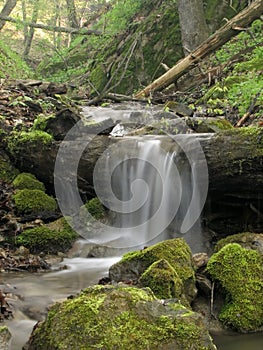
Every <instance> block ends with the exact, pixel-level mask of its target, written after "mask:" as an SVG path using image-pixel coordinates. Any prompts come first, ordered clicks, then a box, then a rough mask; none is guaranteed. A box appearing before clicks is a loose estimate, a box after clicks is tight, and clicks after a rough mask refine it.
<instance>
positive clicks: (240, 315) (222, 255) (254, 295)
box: [207, 243, 263, 332]
mask: <svg viewBox="0 0 263 350" xmlns="http://www.w3.org/2000/svg"><path fill="white" fill-rule="evenodd" d="M207 270H208V272H209V273H210V275H211V276H212V278H213V279H214V280H216V281H219V282H220V284H221V285H222V287H223V288H224V289H225V291H226V300H225V301H226V302H225V305H224V307H223V308H222V310H221V312H220V314H219V318H220V320H221V321H222V322H223V323H224V324H225V325H227V326H229V327H231V328H234V329H235V330H238V331H241V332H250V331H256V330H257V329H258V328H259V327H260V326H262V325H263V267H262V257H261V256H260V254H259V253H258V252H257V251H254V250H248V249H244V248H242V247H241V246H240V245H239V244H237V243H230V244H227V245H226V246H224V247H223V248H222V249H221V250H219V252H217V253H215V254H213V255H212V257H211V258H210V260H209V262H208V264H207Z"/></svg>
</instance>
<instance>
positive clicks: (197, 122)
mask: <svg viewBox="0 0 263 350" xmlns="http://www.w3.org/2000/svg"><path fill="white" fill-rule="evenodd" d="M185 123H186V125H188V127H189V128H191V129H192V130H194V131H195V132H198V133H214V132H215V133H216V132H220V131H222V130H228V129H233V126H232V124H231V123H230V122H229V121H227V120H226V119H224V118H219V117H193V118H185Z"/></svg>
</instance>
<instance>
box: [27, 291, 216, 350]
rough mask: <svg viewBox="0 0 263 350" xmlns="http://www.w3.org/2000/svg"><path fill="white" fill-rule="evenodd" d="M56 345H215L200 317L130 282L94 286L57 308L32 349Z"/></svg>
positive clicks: (130, 348) (163, 348) (173, 348)
mask: <svg viewBox="0 0 263 350" xmlns="http://www.w3.org/2000/svg"><path fill="white" fill-rule="evenodd" d="M57 348H61V349H63V350H69V349H91V348H99V349H105V350H106V349H116V350H118V349H120V350H121V349H127V350H135V349H141V350H145V349H151V350H157V349H159V350H177V349H178V350H179V349H202V348H203V349H207V350H210V349H211V350H212V349H216V347H215V346H214V344H213V343H212V340H211V337H210V335H209V333H208V331H207V330H206V329H205V327H204V324H203V320H202V317H201V315H199V314H197V313H194V312H192V311H191V310H189V309H187V308H186V307H184V306H182V305H181V304H178V303H176V301H175V300H173V299H170V300H158V299H156V298H155V297H154V295H153V294H152V292H151V291H150V290H149V289H144V290H143V289H138V288H135V287H130V286H93V287H90V288H87V289H86V290H84V291H83V292H82V293H81V294H79V295H78V296H76V297H73V298H71V299H68V300H66V301H64V302H62V303H56V304H55V305H54V306H52V307H51V308H50V310H49V312H48V315H47V319H46V321H44V322H41V323H39V324H38V326H37V327H36V328H35V330H34V331H33V333H32V335H31V337H30V340H29V344H28V349H29V350H46V349H57Z"/></svg>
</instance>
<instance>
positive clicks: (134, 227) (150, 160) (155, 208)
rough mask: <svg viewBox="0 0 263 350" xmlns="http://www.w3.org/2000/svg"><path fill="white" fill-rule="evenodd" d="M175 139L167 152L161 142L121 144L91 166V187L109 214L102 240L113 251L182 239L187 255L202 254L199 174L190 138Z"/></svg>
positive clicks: (139, 140)
mask: <svg viewBox="0 0 263 350" xmlns="http://www.w3.org/2000/svg"><path fill="white" fill-rule="evenodd" d="M180 136H182V137H181V139H180V142H179V145H178V144H176V143H173V144H172V147H171V145H170V146H169V147H167V145H165V142H163V140H162V138H160V139H151V138H150V139H149V138H125V139H123V140H122V141H118V142H116V143H115V144H113V145H112V147H110V148H109V149H108V150H107V151H106V153H105V154H104V155H103V156H102V157H101V159H100V160H99V161H98V162H97V164H96V167H95V170H94V185H95V190H96V194H97V195H98V197H99V198H100V200H101V201H102V202H103V204H104V205H105V206H106V207H108V208H109V209H110V211H111V217H112V227H111V228H110V229H109V228H108V229H107V234H106V233H105V232H104V235H105V236H107V235H108V237H109V238H112V242H114V243H113V245H115V246H120V247H125V246H127V247H137V248H138V247H139V248H143V247H144V246H148V245H151V244H154V243H157V242H159V241H161V240H164V239H169V238H174V237H183V238H185V240H186V241H187V243H188V244H189V246H190V247H191V249H192V251H193V252H200V251H206V248H205V240H204V236H203V233H202V227H201V222H200V214H201V210H202V206H203V204H204V200H202V194H201V192H202V190H203V189H204V190H205V185H204V186H203V182H202V180H201V182H200V178H201V179H202V177H200V176H199V175H198V171H200V169H202V170H203V168H202V167H200V164H198V162H199V163H200V159H197V161H196V159H195V158H196V154H198V150H196V147H195V146H196V138H193V137H192V135H180ZM182 140H183V141H182ZM163 144H164V146H163ZM186 145H187V147H186ZM189 145H190V147H189ZM167 148H168V149H167ZM193 154H194V155H195V156H193ZM201 163H202V162H201ZM202 165H203V164H202ZM204 175H206V174H204ZM204 177H205V176H204ZM204 192H205V191H204ZM109 240H110V239H109Z"/></svg>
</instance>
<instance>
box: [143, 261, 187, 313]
mask: <svg viewBox="0 0 263 350" xmlns="http://www.w3.org/2000/svg"><path fill="white" fill-rule="evenodd" d="M139 282H140V283H141V284H142V285H143V286H144V287H149V288H151V290H152V291H153V292H154V294H155V295H156V297H157V298H160V299H170V298H177V299H179V300H180V301H183V302H182V303H183V304H184V303H185V302H186V301H185V297H184V296H183V283H182V281H181V279H180V278H179V276H178V274H177V273H176V271H175V270H174V269H173V268H172V266H171V265H170V264H169V263H168V262H167V261H166V260H165V259H160V260H158V261H156V262H154V263H153V264H152V265H151V266H150V267H149V268H148V269H147V270H146V271H145V272H144V273H143V274H142V276H141V277H140V279H139ZM187 305H188V306H189V304H187Z"/></svg>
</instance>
